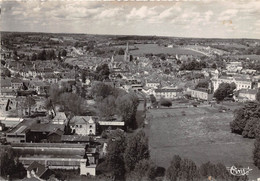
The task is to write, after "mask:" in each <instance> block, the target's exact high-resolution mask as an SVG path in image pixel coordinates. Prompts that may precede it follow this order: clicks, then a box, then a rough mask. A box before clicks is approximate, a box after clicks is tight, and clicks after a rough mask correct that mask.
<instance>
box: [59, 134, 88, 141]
mask: <svg viewBox="0 0 260 181" xmlns="http://www.w3.org/2000/svg"><path fill="white" fill-rule="evenodd" d="M61 141H64V142H88V141H89V136H81V135H62V136H61Z"/></svg>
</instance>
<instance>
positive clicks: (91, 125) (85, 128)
mask: <svg viewBox="0 0 260 181" xmlns="http://www.w3.org/2000/svg"><path fill="white" fill-rule="evenodd" d="M69 126H70V128H71V129H72V131H73V132H75V133H76V134H78V135H95V134H96V123H95V120H94V118H93V117H92V116H74V117H73V118H72V119H71V120H70V121H69Z"/></svg>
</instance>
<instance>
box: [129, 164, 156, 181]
mask: <svg viewBox="0 0 260 181" xmlns="http://www.w3.org/2000/svg"><path fill="white" fill-rule="evenodd" d="M156 176H157V167H156V165H155V164H154V163H153V162H152V161H150V160H149V159H143V160H140V161H139V162H138V163H136V166H135V169H134V170H133V171H132V172H131V173H130V175H129V176H128V178H127V181H128V180H129V181H143V180H154V179H155V178H156Z"/></svg>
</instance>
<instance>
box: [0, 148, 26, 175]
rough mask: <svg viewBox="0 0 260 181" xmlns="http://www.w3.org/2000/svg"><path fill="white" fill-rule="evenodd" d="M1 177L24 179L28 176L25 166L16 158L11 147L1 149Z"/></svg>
mask: <svg viewBox="0 0 260 181" xmlns="http://www.w3.org/2000/svg"><path fill="white" fill-rule="evenodd" d="M0 175H1V176H2V177H4V178H8V176H9V178H11V179H15V178H18V179H22V178H24V177H25V176H26V170H25V168H24V167H23V165H22V164H21V163H20V162H19V161H18V159H16V158H15V156H14V152H13V150H12V148H11V147H10V146H4V145H2V146H1V147H0Z"/></svg>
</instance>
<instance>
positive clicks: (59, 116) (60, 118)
mask: <svg viewBox="0 0 260 181" xmlns="http://www.w3.org/2000/svg"><path fill="white" fill-rule="evenodd" d="M67 121H68V119H67V116H66V114H65V113H64V112H57V113H56V116H55V117H54V118H53V119H52V121H51V122H52V124H66V123H67Z"/></svg>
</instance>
